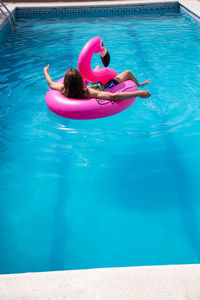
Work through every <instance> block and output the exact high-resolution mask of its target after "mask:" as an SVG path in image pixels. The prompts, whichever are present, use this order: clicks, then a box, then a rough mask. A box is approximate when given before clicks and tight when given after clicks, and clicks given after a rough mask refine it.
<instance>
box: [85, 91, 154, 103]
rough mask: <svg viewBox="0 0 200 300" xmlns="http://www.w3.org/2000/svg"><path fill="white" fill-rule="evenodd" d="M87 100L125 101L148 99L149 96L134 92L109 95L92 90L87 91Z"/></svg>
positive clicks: (144, 93) (148, 94) (144, 92)
mask: <svg viewBox="0 0 200 300" xmlns="http://www.w3.org/2000/svg"><path fill="white" fill-rule="evenodd" d="M87 90H88V94H89V95H88V96H89V98H93V97H94V98H98V99H104V100H114V101H120V100H126V99H130V98H135V97H140V98H149V97H150V96H151V94H150V93H149V92H148V91H145V90H141V91H134V92H126V93H109V92H100V91H96V90H94V89H87Z"/></svg>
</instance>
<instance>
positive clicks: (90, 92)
mask: <svg viewBox="0 0 200 300" xmlns="http://www.w3.org/2000/svg"><path fill="white" fill-rule="evenodd" d="M99 68H100V67H99V66H97V67H96V68H95V70H98V69H99ZM44 75H45V78H46V81H47V83H48V85H49V86H50V88H52V89H55V90H59V91H60V92H61V93H62V94H63V95H64V96H66V97H68V98H74V99H84V98H85V99H87V98H98V99H105V100H113V101H119V100H126V99H129V98H134V97H141V98H148V97H150V96H151V94H150V93H149V92H148V91H145V90H141V91H134V92H125V93H109V92H106V91H105V90H106V89H109V88H111V86H114V85H116V84H119V83H120V82H124V81H126V80H132V81H134V82H135V83H136V85H137V86H143V85H145V84H148V83H150V79H147V80H145V81H144V82H142V83H139V82H138V81H137V79H136V78H135V77H134V75H133V74H132V73H131V72H130V71H124V72H122V73H121V74H119V75H118V76H117V77H115V78H114V79H111V80H110V81H109V82H108V83H107V84H106V86H102V88H103V89H104V90H103V91H98V90H95V89H93V88H84V86H83V78H82V76H81V74H80V73H79V71H78V70H77V69H74V68H73V69H68V70H67V72H66V74H65V77H64V84H62V83H57V82H54V81H53V80H52V78H51V77H50V75H49V64H48V65H47V66H46V67H44Z"/></svg>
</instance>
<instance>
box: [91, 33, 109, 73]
mask: <svg viewBox="0 0 200 300" xmlns="http://www.w3.org/2000/svg"><path fill="white" fill-rule="evenodd" d="M96 41H97V44H96V51H95V53H98V52H100V56H101V60H102V63H103V65H104V67H107V66H108V65H109V63H110V54H109V52H108V50H107V49H106V47H105V44H104V42H103V40H102V39H101V38H100V37H98V38H97V40H96Z"/></svg>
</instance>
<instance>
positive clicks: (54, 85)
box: [44, 64, 64, 91]
mask: <svg viewBox="0 0 200 300" xmlns="http://www.w3.org/2000/svg"><path fill="white" fill-rule="evenodd" d="M44 76H45V78H46V81H47V83H48V85H49V86H50V88H51V89H54V90H59V91H62V90H63V88H64V84H62V83H57V82H54V81H53V80H52V78H51V76H50V75H49V64H48V65H47V66H46V67H44Z"/></svg>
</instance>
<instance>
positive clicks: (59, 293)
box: [0, 264, 200, 300]
mask: <svg viewBox="0 0 200 300" xmlns="http://www.w3.org/2000/svg"><path fill="white" fill-rule="evenodd" d="M0 299H6V300H22V299H23V300H33V299H34V300H43V299H45V300H46V299H48V300H59V299H60V300H61V299H67V300H73V299H74V300H86V299H87V300H95V299H97V300H98V299H99V300H133V299H134V300H161V299H162V300H184V299H188V300H189V299H190V300H199V299H200V265H199V264H197V265H168V266H149V267H128V268H107V269H106V268H102V269H89V270H74V271H60V272H41V273H25V274H12V275H1V276H0Z"/></svg>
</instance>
